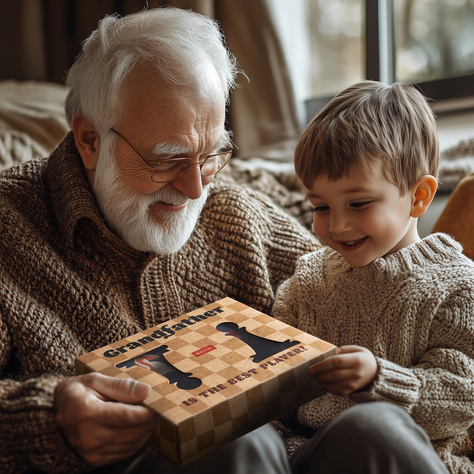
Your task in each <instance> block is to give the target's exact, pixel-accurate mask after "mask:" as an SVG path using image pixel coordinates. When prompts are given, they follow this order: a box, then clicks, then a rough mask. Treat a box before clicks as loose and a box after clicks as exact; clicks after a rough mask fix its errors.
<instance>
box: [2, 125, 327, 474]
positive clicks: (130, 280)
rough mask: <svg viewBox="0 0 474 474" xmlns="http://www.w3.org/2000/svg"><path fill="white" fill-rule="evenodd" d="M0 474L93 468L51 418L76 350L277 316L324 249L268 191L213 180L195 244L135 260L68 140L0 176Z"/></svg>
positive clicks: (137, 256)
mask: <svg viewBox="0 0 474 474" xmlns="http://www.w3.org/2000/svg"><path fill="white" fill-rule="evenodd" d="M0 235H1V238H0V262H1V265H0V371H1V378H0V472H1V473H2V474H3V473H9V472H15V473H18V472H24V471H26V470H28V469H32V468H36V469H41V470H43V471H45V472H48V473H53V472H66V473H74V472H83V471H85V470H87V469H88V467H87V466H86V465H85V463H84V462H83V461H82V460H81V459H79V458H78V457H77V456H76V455H75V453H74V452H73V451H72V450H71V449H70V448H69V446H68V445H67V443H66V442H65V441H64V440H63V438H62V436H61V433H60V430H59V428H58V427H57V425H56V424H55V422H54V418H53V393H54V388H55V386H56V384H57V383H58V381H60V380H62V379H63V378H64V377H67V376H70V375H73V373H74V359H75V357H76V356H78V355H79V354H83V353H85V352H88V351H91V350H93V349H96V348H99V347H101V346H103V345H106V344H110V343H111V342H113V341H117V340H119V339H122V338H124V337H127V336H129V335H131V334H133V333H135V332H138V331H140V330H142V329H144V328H145V327H151V326H154V325H157V324H160V323H162V322H163V321H166V320H168V319H170V318H174V317H178V316H180V315H182V314H184V313H186V312H188V311H191V310H193V309H196V308H199V307H201V306H203V305H206V304H209V303H211V302H213V301H215V300H217V299H219V298H222V297H225V296H230V297H232V298H234V299H236V300H239V301H241V302H243V303H246V304H248V305H251V306H253V307H255V308H257V309H258V310H260V311H263V312H267V313H269V312H270V311H271V307H272V304H273V299H274V292H275V290H276V288H277V286H278V285H279V284H280V283H281V282H282V281H284V280H285V279H286V278H288V277H289V276H290V275H291V274H292V272H293V271H294V267H295V263H296V260H297V258H298V257H299V256H301V255H303V254H304V253H306V252H308V251H312V250H315V249H316V248H317V247H318V246H319V245H318V243H317V241H316V239H315V238H314V237H312V236H311V235H310V233H309V232H308V231H306V230H305V229H303V228H302V227H301V226H300V225H298V224H297V222H296V221H295V220H294V219H292V218H290V217H289V215H288V214H286V213H285V212H283V211H282V210H281V209H279V208H278V207H277V206H276V205H274V204H273V203H272V202H271V201H270V200H269V199H268V198H266V197H265V196H264V195H263V194H260V193H258V192H254V191H252V190H250V189H243V188H242V187H240V186H237V185H235V183H233V182H232V180H231V179H230V178H229V177H226V176H225V173H223V174H222V175H219V176H218V177H217V178H216V185H215V186H214V189H213V190H212V192H211V195H210V197H209V198H208V201H207V204H206V206H205V208H204V210H203V212H202V214H201V217H200V219H199V221H198V224H197V226H196V229H195V231H194V233H193V234H192V236H191V238H190V240H189V241H188V243H187V244H186V245H185V246H184V247H183V248H182V249H181V250H180V251H179V252H178V253H177V254H174V255H171V256H166V257H163V256H159V255H156V254H150V253H143V252H137V251H135V250H134V249H132V248H130V247H129V246H128V245H126V244H125V243H124V242H123V241H122V240H121V239H120V238H118V237H117V236H116V235H115V234H114V233H112V232H111V231H110V230H109V229H108V228H107V227H106V225H105V224H104V222H103V219H102V217H101V215H100V212H99V210H98V208H97V204H96V202H95V200H94V196H93V194H92V193H91V189H90V187H89V184H88V182H87V179H86V176H85V173H84V170H83V166H82V162H81V160H80V157H79V155H78V153H77V150H76V148H75V145H74V138H73V136H72V134H69V135H68V136H67V137H66V138H65V140H64V141H63V143H62V144H61V145H60V146H59V147H58V148H57V149H56V150H55V152H54V153H53V154H52V156H51V157H50V158H49V159H48V160H39V161H31V162H29V163H25V164H23V165H20V166H17V167H14V168H11V169H9V170H7V171H5V172H3V173H1V174H0Z"/></svg>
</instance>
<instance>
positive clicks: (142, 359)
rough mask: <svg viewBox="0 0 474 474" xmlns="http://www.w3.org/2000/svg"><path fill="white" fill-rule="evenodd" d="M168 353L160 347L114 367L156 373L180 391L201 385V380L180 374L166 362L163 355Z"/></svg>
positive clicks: (183, 373)
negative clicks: (143, 369)
mask: <svg viewBox="0 0 474 474" xmlns="http://www.w3.org/2000/svg"><path fill="white" fill-rule="evenodd" d="M166 352H168V346H166V345H162V346H159V347H156V348H155V349H152V350H151V351H148V352H145V353H144V354H141V355H139V356H137V357H134V358H133V359H128V360H125V361H123V362H120V363H119V364H116V366H115V367H118V368H119V369H120V368H122V367H126V368H130V367H133V366H138V367H144V368H145V369H148V370H151V371H153V372H156V373H157V374H160V375H163V377H166V378H167V379H168V381H169V383H170V384H173V383H175V384H176V386H177V387H178V388H180V389H182V390H192V389H193V388H197V387H199V386H200V385H201V384H202V381H201V379H198V378H196V377H190V376H191V375H192V374H191V373H188V374H187V373H185V372H181V370H179V369H177V368H176V367H175V366H174V365H173V364H171V363H170V362H168V360H166V358H165V357H164V355H163V354H165V353H166Z"/></svg>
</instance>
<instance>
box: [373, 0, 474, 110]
mask: <svg viewBox="0 0 474 474" xmlns="http://www.w3.org/2000/svg"><path fill="white" fill-rule="evenodd" d="M394 11H395V10H394V0H366V2H365V32H366V38H365V41H366V48H365V51H366V68H365V69H366V78H367V79H373V80H376V81H383V82H387V83H390V84H391V83H393V82H395V80H396V78H395V70H396V69H395V61H396V57H395V48H394V43H395V33H394V31H395V28H394V24H395V14H394ZM415 84H416V86H417V87H418V88H419V89H420V90H421V91H422V92H423V94H424V95H425V96H426V97H427V98H428V99H430V100H432V101H433V102H432V103H431V106H432V108H433V110H436V111H437V112H439V113H441V112H455V111H459V110H462V109H464V110H465V109H473V108H474V74H466V75H463V76H456V77H451V78H445V79H437V80H433V81H426V82H418V83H415Z"/></svg>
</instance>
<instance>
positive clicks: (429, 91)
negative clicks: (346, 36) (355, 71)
mask: <svg viewBox="0 0 474 474" xmlns="http://www.w3.org/2000/svg"><path fill="white" fill-rule="evenodd" d="M366 4H367V7H366V8H367V10H366V26H367V28H366V31H367V77H369V78H372V79H379V80H383V81H385V82H394V81H406V82H412V83H416V84H418V86H419V87H420V89H421V90H422V91H423V92H424V94H425V95H426V96H427V97H429V98H430V99H434V101H435V102H434V103H433V108H434V109H435V110H438V111H439V112H441V111H443V110H450V109H459V108H468V107H469V108H470V107H472V106H474V41H473V40H472V38H473V37H474V0H366Z"/></svg>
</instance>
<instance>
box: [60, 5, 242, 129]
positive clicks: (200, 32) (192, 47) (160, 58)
mask: <svg viewBox="0 0 474 474" xmlns="http://www.w3.org/2000/svg"><path fill="white" fill-rule="evenodd" d="M139 62H140V63H143V62H144V63H147V64H150V65H151V66H153V67H155V68H156V69H157V70H158V71H159V72H160V74H161V75H162V76H163V77H164V78H165V79H166V80H168V81H170V82H173V83H175V84H179V85H186V84H192V83H193V81H197V75H198V73H199V71H200V69H201V65H202V63H205V62H210V63H211V64H212V66H213V67H214V68H215V70H216V72H217V74H218V76H219V79H220V83H221V85H222V90H223V93H224V96H225V100H226V102H228V100H229V94H230V91H231V89H233V88H234V87H235V78H236V76H237V74H238V73H239V72H240V71H239V69H238V66H237V63H236V61H235V58H234V56H233V55H232V54H231V53H230V52H229V50H228V49H227V48H226V46H225V43H224V37H223V35H222V33H221V31H220V29H219V27H218V24H217V23H216V22H215V21H214V20H211V19H210V18H207V17H205V16H203V15H200V14H198V13H194V12H192V11H188V10H182V9H178V8H172V7H166V8H155V9H150V10H143V11H141V12H138V13H134V14H131V15H127V16H124V17H120V16H118V15H111V16H106V17H105V18H104V19H103V20H101V21H100V22H99V26H98V28H97V29H96V30H95V31H93V32H92V34H91V35H90V36H89V38H88V39H87V40H86V41H85V42H84V43H83V47H82V51H81V54H80V55H79V56H78V58H77V60H76V61H75V63H74V65H73V66H72V67H71V69H70V70H69V72H68V76H67V81H66V85H67V87H68V88H69V93H68V96H67V98H66V116H67V119H68V122H69V125H71V124H72V119H73V117H74V116H75V115H76V114H77V113H79V112H81V113H82V114H83V115H84V116H85V117H86V118H87V119H88V120H89V121H90V122H91V123H92V125H93V126H94V127H95V128H96V130H97V131H98V132H99V134H100V133H102V132H105V131H108V130H109V129H110V128H111V127H113V126H114V125H115V122H116V121H117V120H118V118H119V114H120V111H121V109H120V92H121V87H122V85H123V83H124V81H125V79H126V78H127V76H128V74H129V73H130V72H131V71H132V69H133V68H134V66H135V65H136V64H137V63H139Z"/></svg>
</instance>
